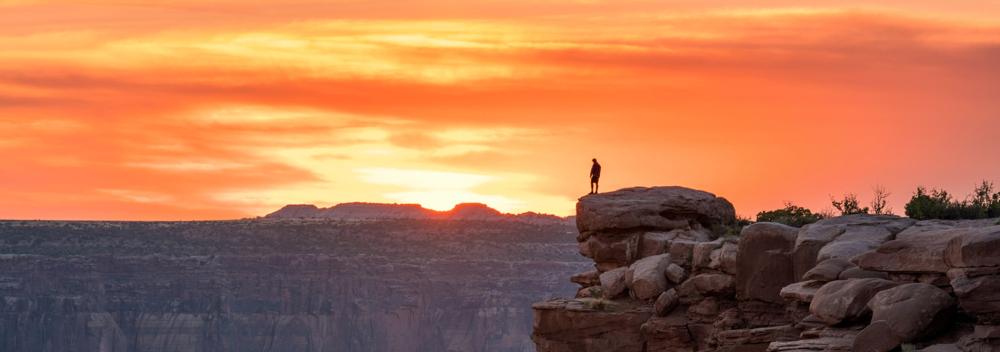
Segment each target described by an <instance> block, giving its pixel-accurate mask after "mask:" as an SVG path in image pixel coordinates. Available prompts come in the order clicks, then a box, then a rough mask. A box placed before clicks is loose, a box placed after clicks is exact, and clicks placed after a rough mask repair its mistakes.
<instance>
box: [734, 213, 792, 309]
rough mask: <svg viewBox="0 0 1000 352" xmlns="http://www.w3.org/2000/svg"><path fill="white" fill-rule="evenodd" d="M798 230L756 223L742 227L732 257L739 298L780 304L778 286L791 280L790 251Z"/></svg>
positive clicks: (784, 284)
mask: <svg viewBox="0 0 1000 352" xmlns="http://www.w3.org/2000/svg"><path fill="white" fill-rule="evenodd" d="M798 232H799V229H798V228H795V227H791V226H786V225H782V224H776V223H756V224H752V225H750V226H747V227H745V228H743V231H742V232H741V233H740V244H739V250H738V252H737V255H736V262H737V263H736V266H737V268H738V269H737V274H738V275H736V278H737V282H736V287H737V294H738V296H739V297H740V298H742V299H756V300H761V301H765V302H771V303H782V299H781V297H780V295H779V292H780V291H781V288H782V287H785V286H787V285H789V284H791V283H793V282H795V281H797V280H796V277H795V273H794V270H793V268H792V258H791V250H792V248H794V246H795V239H796V236H797V234H798Z"/></svg>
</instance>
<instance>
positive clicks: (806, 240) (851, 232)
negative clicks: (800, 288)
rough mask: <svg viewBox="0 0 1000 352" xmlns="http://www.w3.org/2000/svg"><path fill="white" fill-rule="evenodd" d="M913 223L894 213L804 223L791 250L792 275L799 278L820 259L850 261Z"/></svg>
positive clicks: (849, 216) (851, 216)
mask: <svg viewBox="0 0 1000 352" xmlns="http://www.w3.org/2000/svg"><path fill="white" fill-rule="evenodd" d="M914 222H915V221H913V220H912V219H908V218H900V217H896V216H873V215H848V216H841V217H836V218H831V219H824V220H820V221H818V222H816V223H812V224H809V225H806V226H804V227H803V228H802V230H801V231H799V234H798V237H797V238H796V240H795V248H794V249H793V254H792V260H793V266H794V267H795V277H796V278H801V277H802V276H803V275H805V273H806V272H808V271H809V270H810V269H812V268H813V267H814V266H816V263H818V262H821V261H823V260H826V259H830V258H841V259H847V260H851V259H853V258H854V257H855V256H858V255H861V254H863V253H866V252H868V251H870V250H872V249H875V248H877V247H878V246H879V245H881V244H882V243H884V242H886V241H889V240H891V239H892V238H893V236H894V235H895V234H896V233H899V232H901V231H903V230H904V229H906V228H907V227H909V226H911V225H912V224H913V223H914Z"/></svg>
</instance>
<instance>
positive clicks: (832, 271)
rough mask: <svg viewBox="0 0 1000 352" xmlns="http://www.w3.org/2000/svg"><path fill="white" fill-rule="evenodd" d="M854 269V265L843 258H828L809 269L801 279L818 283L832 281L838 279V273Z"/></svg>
mask: <svg viewBox="0 0 1000 352" xmlns="http://www.w3.org/2000/svg"><path fill="white" fill-rule="evenodd" d="M852 267H854V264H851V262H849V261H847V259H843V258H830V259H827V260H824V261H822V262H820V263H819V264H816V266H815V267H813V268H812V269H809V271H807V272H806V274H805V276H803V277H802V279H803V280H818V281H833V280H837V279H838V278H839V277H840V273H842V272H844V270H847V269H849V268H852Z"/></svg>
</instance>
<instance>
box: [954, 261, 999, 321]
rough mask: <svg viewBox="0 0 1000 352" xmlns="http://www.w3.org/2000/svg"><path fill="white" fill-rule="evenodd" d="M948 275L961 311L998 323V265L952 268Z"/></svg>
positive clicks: (979, 318)
mask: <svg viewBox="0 0 1000 352" xmlns="http://www.w3.org/2000/svg"><path fill="white" fill-rule="evenodd" d="M948 277H949V278H951V287H952V288H953V289H954V292H955V296H956V297H958V305H959V307H960V308H961V309H962V311H963V312H965V313H966V314H970V315H972V316H975V317H976V319H977V320H978V321H979V322H980V323H990V324H1000V267H986V268H964V269H952V270H949V271H948Z"/></svg>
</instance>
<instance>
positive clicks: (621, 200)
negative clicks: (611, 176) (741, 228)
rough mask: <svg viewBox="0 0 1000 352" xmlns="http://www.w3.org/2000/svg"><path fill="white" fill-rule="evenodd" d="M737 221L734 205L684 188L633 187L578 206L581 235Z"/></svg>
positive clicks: (587, 199)
mask: <svg viewBox="0 0 1000 352" xmlns="http://www.w3.org/2000/svg"><path fill="white" fill-rule="evenodd" d="M735 219H736V211H735V209H734V208H733V205H732V204H731V203H729V201H727V200H725V199H724V198H720V197H716V196H715V195H714V194H711V193H708V192H704V191H698V190H693V189H689V188H684V187H652V188H646V187H632V188H625V189H620V190H617V191H613V192H608V193H601V194H596V195H589V196H585V197H583V198H580V201H579V202H577V204H576V224H577V228H578V229H579V230H580V232H599V231H608V230H611V231H617V230H627V229H648V230H673V229H680V228H695V227H701V228H711V227H712V226H714V225H717V224H722V223H732V222H734V221H735Z"/></svg>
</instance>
